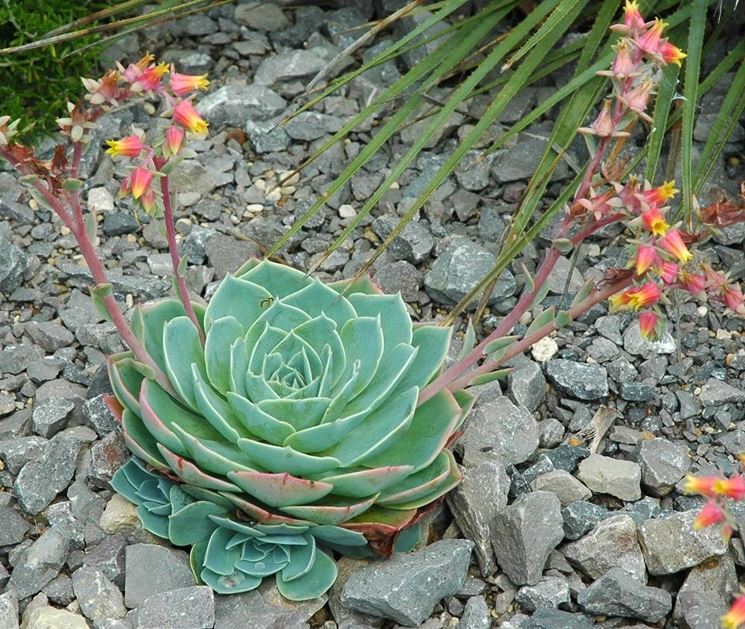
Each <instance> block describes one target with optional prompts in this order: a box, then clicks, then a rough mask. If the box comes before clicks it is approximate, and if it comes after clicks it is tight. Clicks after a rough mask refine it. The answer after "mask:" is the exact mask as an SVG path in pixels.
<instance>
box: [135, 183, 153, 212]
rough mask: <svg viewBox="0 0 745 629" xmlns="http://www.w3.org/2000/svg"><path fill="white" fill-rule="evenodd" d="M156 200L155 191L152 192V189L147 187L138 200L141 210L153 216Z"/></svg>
mask: <svg viewBox="0 0 745 629" xmlns="http://www.w3.org/2000/svg"><path fill="white" fill-rule="evenodd" d="M156 199H157V197H156V196H155V190H153V189H152V187H149V188H148V189H147V190H145V192H144V193H143V194H142V196H141V197H140V199H139V201H140V205H141V206H142V209H143V210H145V212H147V213H148V214H153V213H154V211H155V207H156Z"/></svg>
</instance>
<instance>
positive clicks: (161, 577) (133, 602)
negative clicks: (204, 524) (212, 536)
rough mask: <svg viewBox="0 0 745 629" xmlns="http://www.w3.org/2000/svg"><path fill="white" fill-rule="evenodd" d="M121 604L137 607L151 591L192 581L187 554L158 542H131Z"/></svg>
mask: <svg viewBox="0 0 745 629" xmlns="http://www.w3.org/2000/svg"><path fill="white" fill-rule="evenodd" d="M125 566H126V574H125V581H124V604H125V605H126V606H127V607H129V608H130V609H132V608H133V607H139V606H140V605H142V603H143V602H144V601H145V599H146V598H147V597H149V596H152V595H154V594H159V593H161V592H168V591H170V590H176V589H179V588H189V587H190V586H192V585H194V575H193V574H192V572H191V568H190V567H189V557H188V556H187V554H186V553H185V552H184V551H182V550H175V549H171V548H166V547H165V546H158V545H157V544H133V545H132V546H127V549H126V560H125Z"/></svg>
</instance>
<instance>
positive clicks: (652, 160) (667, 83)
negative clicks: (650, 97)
mask: <svg viewBox="0 0 745 629" xmlns="http://www.w3.org/2000/svg"><path fill="white" fill-rule="evenodd" d="M679 71H680V68H679V67H678V66H677V65H675V64H670V65H668V66H667V67H666V68H665V70H664V71H663V73H662V79H661V80H660V85H659V88H658V90H657V97H656V98H655V103H654V115H653V116H652V130H651V131H650V132H649V138H648V140H647V143H648V145H649V150H648V151H647V168H646V171H645V174H644V178H645V179H646V180H647V181H649V182H652V183H654V180H655V175H656V174H657V166H658V164H659V162H660V154H661V153H662V142H663V140H664V139H665V131H666V130H667V118H668V116H669V115H670V107H671V105H672V102H673V98H674V97H675V88H676V87H677V85H678V73H679Z"/></svg>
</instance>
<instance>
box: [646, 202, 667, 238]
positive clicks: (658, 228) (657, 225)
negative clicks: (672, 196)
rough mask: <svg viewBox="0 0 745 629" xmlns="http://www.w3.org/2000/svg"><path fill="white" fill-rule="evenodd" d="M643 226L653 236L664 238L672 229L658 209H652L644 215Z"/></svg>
mask: <svg viewBox="0 0 745 629" xmlns="http://www.w3.org/2000/svg"><path fill="white" fill-rule="evenodd" d="M642 224H643V225H644V228H645V229H646V230H647V231H648V232H650V233H651V234H652V235H653V236H664V235H665V233H666V232H667V230H668V229H669V228H670V225H668V224H667V223H666V222H665V219H664V217H663V216H662V213H661V212H660V211H659V210H658V209H657V208H652V209H651V210H647V211H646V212H643V213H642Z"/></svg>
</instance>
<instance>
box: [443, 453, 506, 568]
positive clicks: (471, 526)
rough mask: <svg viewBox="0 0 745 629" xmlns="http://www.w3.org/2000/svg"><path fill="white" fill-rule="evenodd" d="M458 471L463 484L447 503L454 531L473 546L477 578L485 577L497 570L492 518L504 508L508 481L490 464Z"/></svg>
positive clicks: (449, 495)
mask: <svg viewBox="0 0 745 629" xmlns="http://www.w3.org/2000/svg"><path fill="white" fill-rule="evenodd" d="M461 471H462V473H463V481H462V482H461V484H460V485H458V486H457V487H456V488H455V489H453V491H451V492H450V493H449V494H448V495H447V502H448V505H449V506H450V511H451V512H452V513H453V517H454V518H455V521H456V522H457V524H458V528H459V529H460V530H461V532H462V533H463V534H464V535H465V536H466V537H467V538H468V539H470V540H472V541H473V543H474V545H475V546H474V550H475V552H476V559H478V562H479V566H481V574H483V575H485V576H489V575H491V574H494V572H496V570H497V563H496V560H495V558H494V550H493V548H492V543H491V540H492V536H493V522H494V517H495V516H496V515H497V513H499V512H500V511H501V510H502V509H504V508H505V507H506V506H507V494H508V492H509V489H510V478H509V476H507V472H505V469H504V466H503V465H500V464H499V463H494V462H491V461H486V462H484V463H481V464H480V465H479V466H477V467H467V468H462V470H461Z"/></svg>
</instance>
